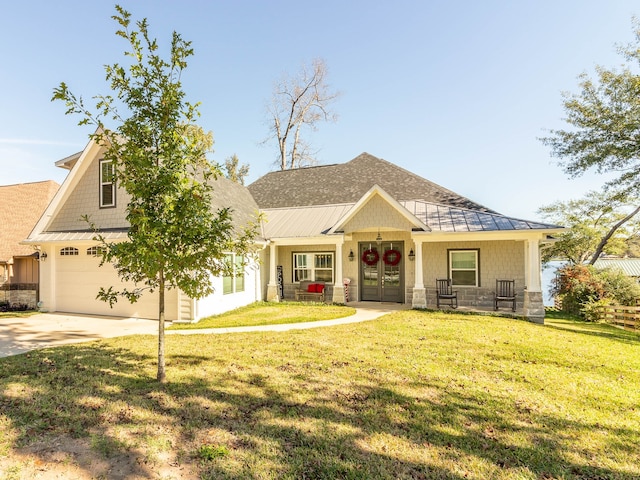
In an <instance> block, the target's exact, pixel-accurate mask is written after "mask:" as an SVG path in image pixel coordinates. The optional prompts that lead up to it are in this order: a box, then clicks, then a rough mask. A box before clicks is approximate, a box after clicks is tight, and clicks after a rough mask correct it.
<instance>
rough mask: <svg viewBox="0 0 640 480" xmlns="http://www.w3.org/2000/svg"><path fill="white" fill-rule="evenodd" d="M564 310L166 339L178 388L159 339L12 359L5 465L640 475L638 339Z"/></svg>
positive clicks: (359, 474)
mask: <svg viewBox="0 0 640 480" xmlns="http://www.w3.org/2000/svg"><path fill="white" fill-rule="evenodd" d="M555 317H556V318H552V319H549V320H548V322H547V324H546V325H544V326H542V325H535V324H531V323H527V322H524V321H519V320H513V319H505V318H499V317H491V316H479V315H459V314H455V313H449V312H447V313H442V312H440V313H438V312H420V311H402V312H397V313H394V314H390V315H387V316H385V317H382V318H380V319H378V320H375V321H371V322H365V323H358V324H349V325H341V326H337V327H331V328H319V329H312V330H299V331H292V332H286V333H277V332H255V333H246V334H227V335H189V336H174V335H172V336H168V337H167V346H166V350H167V368H168V381H169V383H168V384H166V385H158V384H157V383H156V382H155V380H154V376H155V369H156V367H155V359H156V348H157V339H156V338H154V337H152V336H146V337H123V338H119V339H110V340H104V341H99V342H93V343H87V344H81V345H74V346H65V347H60V348H54V349H48V350H42V351H37V352H32V353H30V354H28V355H20V356H16V357H9V358H4V359H0V392H1V393H0V459H1V458H2V456H3V455H7V456H8V458H10V459H13V460H14V461H15V464H10V465H9V467H7V468H11V465H18V464H19V462H24V457H22V456H18V455H17V453H24V452H25V451H28V452H30V455H31V456H34V455H35V456H36V457H37V456H41V457H43V456H44V454H43V453H40V452H42V451H44V450H43V449H35V448H31V446H32V445H33V444H34V443H42V442H49V444H51V445H55V446H56V447H55V448H57V449H58V450H60V448H61V447H60V445H64V442H65V439H74V441H84V440H86V443H87V445H88V446H89V447H88V448H90V449H91V451H92V452H93V454H94V455H95V456H96V457H97V458H99V459H102V460H101V462H102V464H105V462H106V464H107V465H114V464H115V462H117V461H119V462H120V463H118V464H117V465H119V467H122V462H123V461H124V460H123V459H130V462H131V464H132V465H133V466H134V467H135V469H136V470H135V472H134V473H136V474H138V475H139V476H140V478H161V473H160V472H165V473H163V474H162V475H166V471H165V470H163V468H168V466H169V465H174V466H175V465H177V467H175V468H179V469H180V470H179V472H180V473H176V476H175V478H181V477H183V478H227V479H241V478H242V479H244V478H250V479H270V478H273V479H299V478H314V479H323V478H324V479H335V478H346V479H371V478H376V479H397V478H400V479H420V478H423V479H432V478H434V479H455V480H461V479H478V480H479V479H531V480H533V479H620V480H631V479H637V478H640V449H638V445H640V389H639V388H638V385H640V353H639V352H640V337H639V336H638V335H637V334H634V333H631V332H627V331H624V330H620V329H616V328H613V327H609V326H606V325H596V324H587V323H582V322H576V321H574V320H571V319H565V318H563V317H561V316H560V315H555ZM159 445H164V446H165V447H162V448H159V447H158V446H159ZM203 446H205V447H203ZM209 446H210V447H211V449H214V448H215V451H216V452H217V451H220V452H224V455H214V454H211V455H208V453H209ZM203 448H205V450H203ZM34 452H35V453H34ZM212 452H213V450H212ZM203 455H205V456H206V457H207V458H206V459H205V458H204V457H203ZM0 462H2V460H0ZM99 463H100V462H94V463H89V462H86V465H85V466H84V467H83V468H84V469H85V471H86V473H87V475H88V476H87V478H90V476H91V475H92V476H95V477H99V476H100V475H99V474H100V472H98V474H96V472H95V471H93V470H91V469H92V468H93V467H91V465H96V464H99ZM0 464H1V463H0ZM142 466H144V469H145V470H144V471H143V473H144V475H143V474H141V473H140V469H141V468H142ZM134 467H132V469H134ZM0 471H1V469H0ZM189 472H190V473H189ZM104 475H105V476H106V477H108V474H104ZM145 475H146V476H145ZM189 475H191V476H189ZM131 478H134V476H133V474H132V476H131ZM135 478H138V477H135ZM162 478H164V477H162Z"/></svg>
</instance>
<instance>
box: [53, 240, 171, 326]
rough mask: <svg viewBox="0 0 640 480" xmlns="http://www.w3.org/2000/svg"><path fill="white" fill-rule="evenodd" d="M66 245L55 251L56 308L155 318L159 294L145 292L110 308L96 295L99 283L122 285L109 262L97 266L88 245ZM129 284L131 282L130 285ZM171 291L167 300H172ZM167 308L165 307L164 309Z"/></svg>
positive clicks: (102, 285)
mask: <svg viewBox="0 0 640 480" xmlns="http://www.w3.org/2000/svg"><path fill="white" fill-rule="evenodd" d="M74 248H75V247H65V248H62V249H60V248H59V249H57V251H56V267H55V268H56V287H55V288H56V310H57V311H59V312H69V313H84V314H92V315H114V316H119V317H137V318H158V296H157V294H149V293H146V294H145V295H143V296H142V297H141V298H140V300H138V301H137V302H136V303H133V304H132V303H129V301H128V300H127V299H126V298H120V299H118V302H117V303H116V304H114V305H113V308H109V304H108V303H106V302H103V301H100V300H97V299H96V295H97V294H98V292H99V291H100V287H104V288H105V289H106V288H109V286H113V287H114V288H115V289H122V288H123V286H124V285H123V283H122V282H121V281H120V279H119V278H118V276H117V274H116V272H115V270H114V269H113V267H111V266H110V265H103V266H102V267H100V266H99V265H100V260H99V259H98V258H97V257H95V256H93V255H90V254H87V248H82V247H81V248H78V249H75V250H74ZM129 287H130V288H131V286H129ZM171 297H172V296H171V295H169V302H167V303H171V302H170V300H171ZM167 310H168V309H167Z"/></svg>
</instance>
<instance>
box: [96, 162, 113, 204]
mask: <svg viewBox="0 0 640 480" xmlns="http://www.w3.org/2000/svg"><path fill="white" fill-rule="evenodd" d="M105 163H110V164H111V168H113V162H112V161H111V160H100V162H99V165H100V166H99V168H100V172H99V175H100V190H99V193H98V196H99V198H100V208H110V207H115V206H116V184H115V182H114V181H113V179H112V181H110V182H106V181H104V179H103V178H102V166H103V165H104V164H105ZM106 185H111V203H104V197H103V195H102V192H103V188H104V187H105V186H106Z"/></svg>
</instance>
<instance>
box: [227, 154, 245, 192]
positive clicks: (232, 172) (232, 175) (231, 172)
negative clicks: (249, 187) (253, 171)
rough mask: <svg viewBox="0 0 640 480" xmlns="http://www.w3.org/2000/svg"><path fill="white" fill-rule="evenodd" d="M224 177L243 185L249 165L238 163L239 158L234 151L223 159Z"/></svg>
mask: <svg viewBox="0 0 640 480" xmlns="http://www.w3.org/2000/svg"><path fill="white" fill-rule="evenodd" d="M224 169H225V172H226V173H225V177H227V178H228V179H229V180H231V181H233V182H236V183H239V184H240V185H244V179H245V178H246V177H247V175H249V165H247V164H246V163H245V164H243V165H240V159H239V158H238V156H237V155H236V154H235V153H234V154H233V155H232V156H230V157H229V158H227V159H226V160H225V161H224Z"/></svg>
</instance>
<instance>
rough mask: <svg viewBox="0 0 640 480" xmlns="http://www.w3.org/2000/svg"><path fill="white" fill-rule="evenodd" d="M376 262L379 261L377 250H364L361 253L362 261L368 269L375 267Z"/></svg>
mask: <svg viewBox="0 0 640 480" xmlns="http://www.w3.org/2000/svg"><path fill="white" fill-rule="evenodd" d="M378 260H380V254H379V253H378V251H377V250H374V249H373V248H370V249H369V250H365V251H364V252H362V261H363V262H364V263H366V264H367V265H369V266H370V267H372V266H373V265H376V264H377V263H378Z"/></svg>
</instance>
